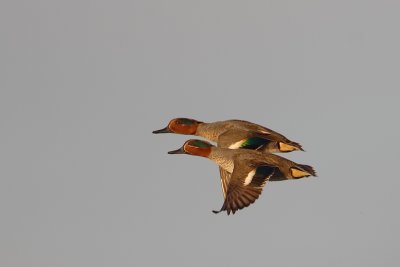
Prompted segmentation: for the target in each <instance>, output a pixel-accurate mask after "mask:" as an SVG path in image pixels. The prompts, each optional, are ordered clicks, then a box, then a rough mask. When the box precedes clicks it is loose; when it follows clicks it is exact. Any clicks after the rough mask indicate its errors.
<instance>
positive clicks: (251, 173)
mask: <svg viewBox="0 0 400 267" xmlns="http://www.w3.org/2000/svg"><path fill="white" fill-rule="evenodd" d="M255 174H256V170H255V169H254V170H252V171H251V172H249V174H248V175H247V177H246V179H244V185H248V184H250V183H251V181H252V180H253V177H254V175H255Z"/></svg>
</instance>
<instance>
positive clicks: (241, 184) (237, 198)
mask: <svg viewBox="0 0 400 267" xmlns="http://www.w3.org/2000/svg"><path fill="white" fill-rule="evenodd" d="M275 170H276V167H274V166H271V165H265V164H263V163H261V164H259V165H256V166H254V165H246V163H245V162H243V161H237V162H235V167H234V169H233V172H232V175H231V179H230V182H229V184H228V188H227V190H226V195H225V201H224V203H223V205H222V208H221V209H220V210H219V211H213V212H214V213H219V212H221V211H224V210H226V211H227V213H228V215H229V214H230V213H231V212H232V213H233V214H235V212H236V211H237V210H240V209H243V208H245V207H248V206H249V205H251V204H252V203H254V202H255V201H256V200H257V199H258V197H259V196H260V194H261V193H262V190H263V187H264V186H265V184H266V182H267V181H268V179H269V178H270V177H271V176H272V175H273V174H274V172H275Z"/></svg>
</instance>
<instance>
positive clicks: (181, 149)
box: [168, 147, 186, 154]
mask: <svg viewBox="0 0 400 267" xmlns="http://www.w3.org/2000/svg"><path fill="white" fill-rule="evenodd" d="M168 154H186V152H185V150H183V147H181V148H179V149H177V150H172V151H169V152H168Z"/></svg>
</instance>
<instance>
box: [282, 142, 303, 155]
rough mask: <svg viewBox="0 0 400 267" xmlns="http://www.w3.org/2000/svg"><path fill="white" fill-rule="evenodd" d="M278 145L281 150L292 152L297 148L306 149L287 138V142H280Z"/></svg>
mask: <svg viewBox="0 0 400 267" xmlns="http://www.w3.org/2000/svg"><path fill="white" fill-rule="evenodd" d="M278 146H279V150H280V152H291V151H295V150H300V151H304V149H303V147H302V146H301V145H300V144H299V143H296V142H293V141H289V140H287V141H285V142H279V143H278Z"/></svg>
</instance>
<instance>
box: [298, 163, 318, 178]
mask: <svg viewBox="0 0 400 267" xmlns="http://www.w3.org/2000/svg"><path fill="white" fill-rule="evenodd" d="M298 166H299V167H300V168H302V169H303V170H304V171H306V172H308V173H309V174H310V175H312V176H317V172H316V171H315V170H314V168H313V167H311V166H310V165H304V164H298Z"/></svg>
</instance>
